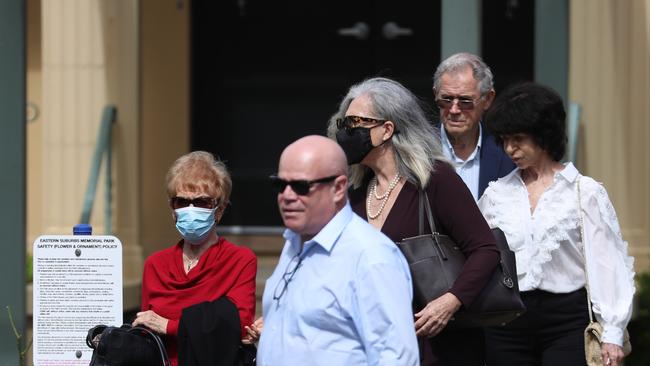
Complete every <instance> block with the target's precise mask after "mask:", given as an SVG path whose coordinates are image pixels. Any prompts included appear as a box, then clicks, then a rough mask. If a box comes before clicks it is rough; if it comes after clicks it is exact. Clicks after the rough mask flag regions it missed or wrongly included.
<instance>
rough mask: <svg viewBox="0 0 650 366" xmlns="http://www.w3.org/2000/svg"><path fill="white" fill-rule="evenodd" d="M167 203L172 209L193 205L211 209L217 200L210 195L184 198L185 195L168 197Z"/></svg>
mask: <svg viewBox="0 0 650 366" xmlns="http://www.w3.org/2000/svg"><path fill="white" fill-rule="evenodd" d="M169 204H170V205H171V206H172V208H173V209H174V210H176V209H179V208H183V207H187V206H189V205H193V206H194V207H201V208H207V209H210V210H211V209H213V208H215V207H216V206H217V200H216V199H214V198H212V197H197V198H185V197H172V198H170V199H169Z"/></svg>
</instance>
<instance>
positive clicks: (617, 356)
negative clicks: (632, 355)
mask: <svg viewBox="0 0 650 366" xmlns="http://www.w3.org/2000/svg"><path fill="white" fill-rule="evenodd" d="M600 353H601V354H602V355H603V365H605V366H621V361H623V357H625V356H624V355H623V347H621V346H619V345H616V344H613V343H603V345H602V347H601V351H600Z"/></svg>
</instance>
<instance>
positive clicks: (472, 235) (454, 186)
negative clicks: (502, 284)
mask: <svg viewBox="0 0 650 366" xmlns="http://www.w3.org/2000/svg"><path fill="white" fill-rule="evenodd" d="M367 188H368V185H367V184H365V185H363V186H362V187H360V188H358V189H356V190H353V191H352V192H351V193H350V203H351V205H352V209H353V210H354V212H355V213H357V214H358V215H359V216H361V217H363V218H364V219H366V220H367V214H366V197H367ZM426 192H427V195H428V197H429V202H430V204H431V209H432V213H433V219H434V223H435V224H436V227H437V229H438V232H439V233H441V234H446V235H449V236H450V237H451V238H452V239H453V240H454V241H455V242H456V244H458V245H459V246H460V247H461V250H462V251H463V253H465V257H466V258H467V262H466V263H465V266H464V267H463V272H462V273H461V274H460V276H458V278H457V279H456V282H455V283H454V285H453V287H452V288H451V290H450V292H451V293H452V294H454V295H455V296H456V297H458V299H459V300H460V301H461V302H462V303H463V305H464V306H469V305H470V304H471V303H472V301H474V299H475V298H476V296H478V294H479V293H480V292H481V290H482V289H483V286H485V284H486V283H487V281H488V279H489V278H490V275H491V274H492V271H493V270H494V268H495V267H496V265H497V264H498V262H499V251H498V249H497V247H496V241H495V239H494V236H493V235H492V232H491V231H490V227H489V226H488V224H487V222H486V221H485V219H484V218H483V215H482V214H481V212H480V211H479V209H478V206H477V205H476V202H474V198H473V197H472V194H471V193H470V191H469V189H468V188H467V186H466V185H465V183H463V181H462V180H461V178H460V177H459V176H458V174H456V171H455V170H454V169H453V168H452V167H451V166H450V165H449V164H447V163H444V162H442V161H436V165H435V171H434V172H433V174H431V177H430V178H429V183H428V185H427V187H426ZM418 197H419V196H418V188H417V186H416V185H414V184H413V183H411V182H406V184H404V186H403V187H402V190H401V191H400V192H399V195H398V196H397V200H396V201H395V204H394V205H393V207H392V208H391V210H390V212H389V213H388V217H387V218H386V221H385V222H384V226H383V227H382V228H381V231H382V232H383V233H384V234H386V236H388V237H389V238H391V240H393V241H395V242H397V241H401V240H402V239H404V238H408V237H412V236H417V235H419V233H418V207H419V206H418V199H419V198H418ZM425 232H426V233H429V232H431V230H430V228H429V224H428V222H427V220H425Z"/></svg>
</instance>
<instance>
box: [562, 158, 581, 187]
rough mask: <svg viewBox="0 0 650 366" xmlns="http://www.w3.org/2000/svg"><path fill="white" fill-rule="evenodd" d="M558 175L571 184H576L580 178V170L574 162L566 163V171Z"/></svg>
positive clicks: (563, 170)
mask: <svg viewBox="0 0 650 366" xmlns="http://www.w3.org/2000/svg"><path fill="white" fill-rule="evenodd" d="M557 175H559V176H561V177H563V178H564V179H566V180H567V181H568V182H569V183H573V182H575V180H576V178H577V177H578V175H579V173H578V169H576V167H575V166H574V165H573V163H572V162H568V163H564V169H562V170H561V171H560V172H558V173H557Z"/></svg>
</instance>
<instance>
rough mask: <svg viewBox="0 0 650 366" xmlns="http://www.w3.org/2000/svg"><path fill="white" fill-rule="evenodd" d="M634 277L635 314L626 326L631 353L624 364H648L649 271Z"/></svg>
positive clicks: (644, 365)
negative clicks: (635, 280) (635, 283)
mask: <svg viewBox="0 0 650 366" xmlns="http://www.w3.org/2000/svg"><path fill="white" fill-rule="evenodd" d="M636 279H637V287H636V291H637V293H636V304H634V307H635V311H636V316H635V317H634V318H632V320H631V321H630V324H629V325H628V326H627V329H628V331H629V332H630V342H631V343H632V353H630V355H629V356H628V357H627V358H626V359H625V366H647V365H650V348H648V345H650V272H645V273H641V274H638V275H637V278H636Z"/></svg>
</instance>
